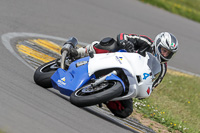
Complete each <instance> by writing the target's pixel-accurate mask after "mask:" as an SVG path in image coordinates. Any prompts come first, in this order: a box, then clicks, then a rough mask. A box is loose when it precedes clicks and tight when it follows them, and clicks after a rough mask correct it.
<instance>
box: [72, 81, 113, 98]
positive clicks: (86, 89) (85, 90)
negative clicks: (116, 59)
mask: <svg viewBox="0 0 200 133" xmlns="http://www.w3.org/2000/svg"><path fill="white" fill-rule="evenodd" d="M114 84H116V82H114V81H113V82H103V83H101V84H99V85H97V86H95V87H93V86H92V85H91V84H88V85H86V86H83V87H81V88H80V89H78V90H77V91H76V92H75V95H76V96H88V95H92V94H96V93H98V92H101V91H104V90H106V89H109V88H110V87H111V86H113V85H114Z"/></svg>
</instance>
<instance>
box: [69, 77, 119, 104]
mask: <svg viewBox="0 0 200 133" xmlns="http://www.w3.org/2000/svg"><path fill="white" fill-rule="evenodd" d="M122 92H123V87H122V84H121V83H120V82H119V81H114V80H109V81H104V82H103V83H101V84H99V85H97V86H95V87H92V86H91V83H89V84H87V85H85V86H83V87H81V88H79V89H77V90H76V91H75V92H73V93H72V94H71V96H70V102H71V103H72V104H74V105H76V106H78V107H85V106H92V105H96V104H100V103H104V102H107V101H109V100H111V99H113V98H115V97H118V96H120V95H121V94H122Z"/></svg>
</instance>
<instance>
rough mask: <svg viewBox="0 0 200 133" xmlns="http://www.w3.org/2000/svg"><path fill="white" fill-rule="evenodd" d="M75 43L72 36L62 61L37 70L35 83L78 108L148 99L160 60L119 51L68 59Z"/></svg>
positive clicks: (157, 73)
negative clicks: (53, 89)
mask: <svg viewBox="0 0 200 133" xmlns="http://www.w3.org/2000/svg"><path fill="white" fill-rule="evenodd" d="M77 44H78V41H77V39H76V38H74V37H72V38H71V39H69V40H68V41H67V45H65V47H64V48H63V49H62V56H61V59H57V60H54V61H51V62H48V63H45V64H43V65H42V66H40V67H38V68H37V69H36V71H35V73H34V81H35V83H36V84H38V85H40V86H42V87H44V88H49V87H53V88H55V89H57V90H59V91H60V93H62V94H64V95H67V96H69V97H70V102H71V103H72V104H74V105H76V106H78V107H85V106H92V105H96V104H101V103H105V102H108V101H117V100H125V99H130V98H147V97H149V96H150V94H151V92H152V90H153V88H152V84H153V81H154V80H155V79H156V77H157V75H159V73H160V71H161V67H160V63H159V61H158V60H157V58H156V57H155V56H153V55H152V54H151V53H149V52H146V54H145V56H142V55H140V54H138V53H128V52H126V51H125V50H121V51H118V52H113V53H102V54H93V53H90V54H89V56H88V57H84V58H80V59H77V60H75V59H73V58H71V57H70V53H69V52H70V50H69V49H71V48H75V47H76V45H77Z"/></svg>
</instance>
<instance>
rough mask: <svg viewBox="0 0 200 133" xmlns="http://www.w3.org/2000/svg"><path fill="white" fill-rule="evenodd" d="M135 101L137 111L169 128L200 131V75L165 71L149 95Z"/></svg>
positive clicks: (198, 132)
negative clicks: (162, 77)
mask: <svg viewBox="0 0 200 133" xmlns="http://www.w3.org/2000/svg"><path fill="white" fill-rule="evenodd" d="M134 102H135V103H134V105H135V107H136V108H137V111H139V112H142V113H143V114H144V116H146V117H149V118H151V119H153V120H155V121H157V122H159V123H161V124H163V125H165V126H166V127H168V129H169V131H173V130H179V131H181V132H187V133H200V106H199V103H200V77H186V76H178V75H172V74H169V73H167V74H166V76H165V78H164V79H163V82H162V83H161V84H160V85H159V86H158V87H157V88H156V89H155V90H154V91H153V93H152V94H151V96H150V97H149V98H147V99H143V100H136V99H135V101H134Z"/></svg>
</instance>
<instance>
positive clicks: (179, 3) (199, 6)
mask: <svg viewBox="0 0 200 133" xmlns="http://www.w3.org/2000/svg"><path fill="white" fill-rule="evenodd" d="M140 1H142V2H145V3H149V4H152V5H154V6H157V7H160V8H163V9H165V10H167V11H169V12H172V13H175V14H178V15H181V16H183V17H186V18H188V19H191V20H194V21H197V22H200V0H140Z"/></svg>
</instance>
